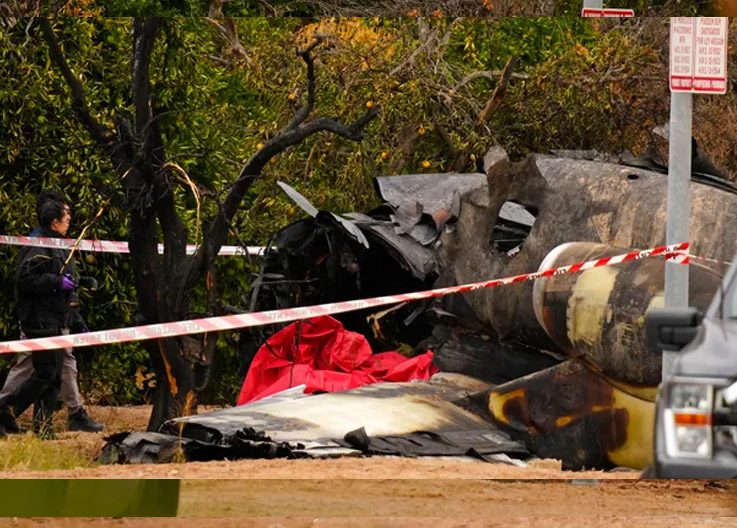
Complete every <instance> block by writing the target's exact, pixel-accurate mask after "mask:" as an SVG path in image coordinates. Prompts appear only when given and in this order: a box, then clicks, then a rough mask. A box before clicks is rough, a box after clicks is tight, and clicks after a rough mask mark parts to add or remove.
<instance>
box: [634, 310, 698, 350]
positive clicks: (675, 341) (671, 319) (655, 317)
mask: <svg viewBox="0 0 737 528" xmlns="http://www.w3.org/2000/svg"><path fill="white" fill-rule="evenodd" d="M702 319H703V315H702V313H701V312H699V311H698V310H697V309H696V308H690V307H689V308H655V309H652V310H650V311H649V312H648V313H647V314H646V315H645V335H646V337H647V344H648V346H649V347H650V349H651V350H653V351H655V352H661V351H670V352H678V351H679V350H681V348H683V347H684V346H685V345H687V344H688V343H690V342H691V341H693V338H694V337H696V332H697V330H698V328H699V325H700V324H701V320H702Z"/></svg>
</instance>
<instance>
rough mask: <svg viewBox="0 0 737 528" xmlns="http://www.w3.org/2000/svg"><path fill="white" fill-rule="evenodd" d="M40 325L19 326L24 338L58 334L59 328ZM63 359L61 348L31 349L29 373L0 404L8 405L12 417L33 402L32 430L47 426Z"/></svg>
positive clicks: (21, 412)
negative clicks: (41, 326)
mask: <svg viewBox="0 0 737 528" xmlns="http://www.w3.org/2000/svg"><path fill="white" fill-rule="evenodd" d="M55 330H56V331H53V330H52V329H48V328H44V329H42V330H39V331H36V330H35V329H33V328H23V331H24V333H25V334H26V336H27V337H28V338H34V337H49V336H51V335H59V334H61V329H55ZM63 360H64V349H63V348H62V349H58V350H47V351H43V352H33V354H32V355H31V361H32V362H33V371H34V372H33V374H31V377H30V378H28V379H27V380H26V381H25V382H24V383H23V384H22V385H21V386H20V387H18V389H17V390H16V391H15V392H14V393H13V394H10V395H9V396H8V397H7V398H5V400H4V401H3V402H0V405H2V406H7V407H10V410H11V412H12V413H13V415H14V416H15V417H18V416H20V415H21V414H23V412H24V411H25V410H26V409H28V407H30V406H31V404H34V405H35V407H34V409H33V426H34V429H35V430H36V431H39V430H40V429H46V428H48V429H50V428H51V417H52V415H53V413H54V409H55V408H56V401H57V399H58V398H59V391H60V390H61V366H62V362H63Z"/></svg>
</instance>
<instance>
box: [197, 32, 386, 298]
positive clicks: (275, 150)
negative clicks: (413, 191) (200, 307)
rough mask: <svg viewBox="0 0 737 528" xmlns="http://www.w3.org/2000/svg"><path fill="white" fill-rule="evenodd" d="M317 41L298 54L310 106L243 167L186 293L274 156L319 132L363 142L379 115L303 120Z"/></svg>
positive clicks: (311, 88)
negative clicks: (345, 119) (344, 121)
mask: <svg viewBox="0 0 737 528" xmlns="http://www.w3.org/2000/svg"><path fill="white" fill-rule="evenodd" d="M320 42H321V39H317V40H316V41H315V42H313V43H312V44H311V45H310V46H308V47H307V48H306V49H305V50H303V51H301V52H299V53H298V54H299V56H300V57H302V60H304V61H305V64H306V65H307V84H308V90H307V92H308V95H307V102H306V103H305V105H304V106H303V107H302V108H300V110H299V111H298V112H297V115H295V117H294V118H293V119H292V120H291V121H290V123H289V124H288V125H287V126H286V127H285V128H284V129H282V130H281V131H280V132H279V133H278V134H277V135H276V136H274V137H273V138H271V139H270V140H269V141H267V142H266V144H265V145H264V146H263V148H261V149H260V150H259V151H258V152H256V153H255V154H254V155H253V156H251V158H250V159H249V160H248V161H247V162H246V163H245V164H244V165H243V167H242V168H241V170H240V173H239V174H238V178H237V179H236V180H235V182H233V185H232V186H231V188H230V191H229V192H228V194H227V196H226V197H225V200H224V201H223V204H222V207H221V208H220V211H219V212H218V215H217V216H216V217H215V219H214V221H213V223H212V225H211V226H210V229H209V230H208V231H207V232H206V236H205V241H204V243H203V244H202V246H200V247H199V248H198V250H197V252H196V253H195V256H194V258H193V261H192V265H191V267H190V271H189V276H188V279H187V282H186V289H187V290H189V289H191V288H193V287H194V286H195V285H196V283H197V281H198V279H199V277H200V274H201V273H202V272H203V271H204V270H205V269H206V267H207V266H208V263H209V262H210V261H211V260H213V259H214V258H215V255H217V253H218V251H219V250H220V248H221V247H222V245H223V244H224V243H225V239H226V237H227V233H228V226H230V225H231V221H232V219H233V217H234V216H235V214H236V212H237V211H238V208H239V207H240V204H241V202H242V201H243V197H244V196H245V194H246V192H247V191H248V189H249V188H250V187H251V184H252V183H253V182H254V181H256V179H258V177H259V176H260V175H261V172H262V171H263V169H264V167H265V166H266V164H267V163H268V162H269V160H271V159H272V158H273V157H274V156H276V155H278V154H280V153H282V152H284V151H285V150H287V149H288V148H290V147H292V146H294V145H297V144H299V143H301V142H302V141H304V140H305V139H306V138H307V137H309V136H311V135H312V134H315V133H317V132H331V133H333V134H336V135H338V136H341V137H344V138H346V139H349V140H351V141H360V140H361V139H362V138H363V130H364V128H365V127H366V125H367V124H368V123H369V122H370V121H371V120H372V119H374V118H375V117H376V116H377V115H379V111H380V110H379V107H378V106H374V107H372V108H370V109H368V111H367V112H366V113H365V114H364V115H362V116H361V117H359V118H358V119H357V120H356V121H354V122H353V123H351V124H349V125H344V124H342V123H340V122H338V121H337V120H336V119H334V118H327V117H321V118H316V119H314V120H312V121H310V122H308V123H304V120H305V119H306V118H307V117H308V116H309V114H310V113H311V111H312V108H313V106H314V101H315V90H316V87H315V74H314V61H313V58H312V55H311V52H312V51H313V50H314V49H315V48H316V47H317V46H318V45H319V44H320Z"/></svg>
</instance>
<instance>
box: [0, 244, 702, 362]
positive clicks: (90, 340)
mask: <svg viewBox="0 0 737 528" xmlns="http://www.w3.org/2000/svg"><path fill="white" fill-rule="evenodd" d="M687 251H688V242H684V243H682V244H673V245H670V246H658V247H655V248H652V249H645V250H642V251H631V252H630V253H626V254H623V255H616V256H613V257H604V258H601V259H598V260H589V261H587V262H578V263H576V264H571V265H569V266H563V267H559V268H552V269H547V270H543V271H537V272H534V273H525V274H524V275H516V276H513V277H506V278H503V279H492V280H487V281H483V282H475V283H472V284H464V285H462V286H451V287H447V288H438V289H435V290H428V291H421V292H413V293H403V294H399V295H386V296H384V297H374V298H372V299H361V300H356V301H343V302H336V303H328V304H320V305H316V306H303V307H299V308H285V309H282V310H270V311H267V312H255V313H244V314H238V315H226V316H222V317H207V318H203V319H192V320H189V321H176V322H171V323H160V324H153V325H144V326H134V327H131V328H118V329H114V330H100V331H97V332H89V333H86V334H71V335H64V336H56V337H43V338H39V339H25V340H21V341H6V342H4V343H0V354H9V353H14V352H31V351H37V350H55V349H59V348H70V347H75V348H76V347H85V346H95V345H108V344H113V343H126V342H129V341H143V340H146V339H156V338H160V337H173V336H180V335H188V334H201V333H205V332H220V331H223V330H234V329H237V328H248V327H253V326H262V325H267V324H274V323H286V322H290V321H297V320H299V319H307V318H309V317H316V316H320V315H332V314H338V313H344V312H352V311H355V310H363V309H365V308H376V307H379V306H386V305H388V304H396V303H401V302H407V301H419V300H421V299H431V298H435V297H443V296H445V295H450V294H453V293H465V292H470V291H475V290H480V289H482V288H494V287H496V286H503V285H505V284H514V283H517V282H524V281H528V280H532V279H538V278H543V277H552V276H553V275H562V274H564V273H578V272H580V271H585V270H588V269H592V268H599V267H602V266H612V265H614V264H621V263H623V262H629V261H632V260H640V259H643V258H647V257H655V256H664V257H665V258H667V259H669V260H673V261H675V262H678V263H681V264H688V253H687Z"/></svg>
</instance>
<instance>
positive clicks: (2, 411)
mask: <svg viewBox="0 0 737 528" xmlns="http://www.w3.org/2000/svg"><path fill="white" fill-rule="evenodd" d="M0 427H2V428H3V430H4V431H5V433H6V434H18V433H20V432H21V430H20V426H19V425H18V422H16V421H15V417H13V413H12V412H11V411H10V408H9V407H0Z"/></svg>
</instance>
